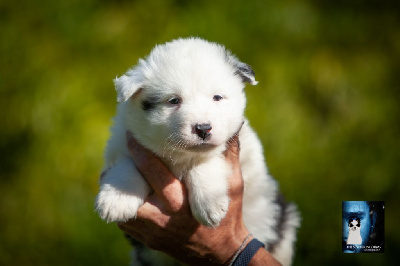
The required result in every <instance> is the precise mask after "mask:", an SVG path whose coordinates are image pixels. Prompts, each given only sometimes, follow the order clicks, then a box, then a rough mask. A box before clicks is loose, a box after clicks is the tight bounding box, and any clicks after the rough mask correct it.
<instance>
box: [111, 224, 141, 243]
mask: <svg viewBox="0 0 400 266" xmlns="http://www.w3.org/2000/svg"><path fill="white" fill-rule="evenodd" d="M130 221H131V220H129V221H128V222H125V223H117V226H118V228H119V229H121V230H122V231H123V232H124V233H125V234H127V235H129V236H130V237H132V238H133V239H136V240H137V241H140V242H143V240H144V238H143V235H142V233H141V232H140V231H139V230H135V228H136V227H133V226H131V225H130Z"/></svg>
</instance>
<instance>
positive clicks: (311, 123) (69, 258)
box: [0, 0, 400, 265]
mask: <svg viewBox="0 0 400 266" xmlns="http://www.w3.org/2000/svg"><path fill="white" fill-rule="evenodd" d="M399 10H400V4H399V2H396V1H379V0H364V1H360V0H352V1H343V0H338V1H329V0H320V1H317V0H310V1H306V0H301V1H300V0H297V1H294V0H293V1H288V0H283V1H266V0H265V1H262V0H258V1H256V0H254V1H253V0H250V1H232V0H231V1H228V0H223V1H211V0H204V1H184V0H175V1H174V0H166V1H155V0H149V1H141V0H137V1H122V0H120V1H107V0H98V1H97V0H88V1H78V0H58V1H50V0H41V1H40V0H39V1H27V0H25V1H23V0H16V1H5V0H3V1H1V2H0V39H1V41H0V106H1V110H2V115H1V118H0V119H1V128H0V159H1V164H0V199H1V201H0V215H1V219H0V240H1V241H0V264H1V265H127V264H128V261H129V256H128V251H129V249H130V247H129V245H128V243H127V242H126V241H125V239H124V237H123V236H122V233H121V232H120V231H119V230H118V229H117V228H116V226H115V225H114V224H106V223H105V222H103V221H101V220H100V218H98V216H97V214H96V213H95V212H94V211H93V204H94V197H95V195H96V192H97V189H98V188H97V179H98V176H99V171H100V168H101V165H102V153H103V149H104V146H105V143H106V140H107V138H108V136H109V130H108V128H109V126H110V124H111V117H112V116H113V115H114V112H115V104H116V100H115V99H116V95H115V92H114V89H113V84H112V79H113V78H114V77H115V76H117V75H121V74H122V73H124V71H126V70H127V69H128V68H129V67H130V66H131V65H133V64H135V63H136V62H137V60H138V58H140V57H143V56H145V55H146V54H148V53H149V52H150V50H151V48H152V47H153V46H154V45H155V44H157V43H161V42H165V41H169V40H171V39H174V38H177V37H187V36H200V37H203V38H206V39H208V40H211V41H216V42H220V43H223V44H225V45H226V46H227V47H228V48H229V49H230V50H232V51H233V52H234V53H235V54H237V55H238V57H239V58H240V59H242V60H243V61H244V62H247V63H249V64H251V65H252V66H253V68H254V70H255V71H256V77H257V79H258V80H259V81H260V83H259V85H258V86H256V87H249V88H247V95H248V108H247V111H246V112H247V116H248V117H249V119H250V121H251V124H252V125H253V126H254V128H255V129H256V131H257V132H258V133H259V136H260V137H261V139H262V141H263V144H264V148H265V154H266V156H267V160H268V165H269V168H270V171H271V173H272V174H273V175H274V176H275V177H276V178H277V179H278V180H279V182H280V187H281V190H282V191H283V192H284V194H285V195H286V198H287V199H289V200H291V201H294V202H296V203H297V204H298V206H299V208H300V210H301V212H302V218H303V221H302V227H301V229H300V231H299V234H298V236H299V240H298V243H297V256H296V260H295V265H338V264H339V265H394V262H395V261H398V260H395V255H396V254H395V252H396V251H398V250H399V240H400V230H398V228H397V225H396V224H397V222H396V221H399V219H400V209H399V208H398V206H400V198H399V196H398V195H399V191H400V184H399V182H400V181H399V178H398V177H399V174H400V142H399V137H400V107H399V100H400V88H399V85H400V75H399V70H400V16H399ZM342 200H384V201H385V202H386V207H387V208H386V216H385V218H386V224H385V231H386V238H385V240H386V241H385V242H386V251H385V253H384V254H368V255H366V254H358V255H351V254H341V201H342Z"/></svg>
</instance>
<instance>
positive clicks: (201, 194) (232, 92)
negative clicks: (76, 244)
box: [96, 38, 299, 265]
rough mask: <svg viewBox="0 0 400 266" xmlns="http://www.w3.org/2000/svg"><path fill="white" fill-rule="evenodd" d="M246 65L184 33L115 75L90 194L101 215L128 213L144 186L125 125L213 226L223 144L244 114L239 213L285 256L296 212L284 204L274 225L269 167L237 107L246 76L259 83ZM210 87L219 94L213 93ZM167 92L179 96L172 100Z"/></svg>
mask: <svg viewBox="0 0 400 266" xmlns="http://www.w3.org/2000/svg"><path fill="white" fill-rule="evenodd" d="M250 70H251V68H249V66H248V65H246V64H244V63H242V62H240V61H239V60H238V59H237V58H236V57H234V56H233V55H232V54H231V53H230V52H229V51H227V50H226V49H225V48H224V47H223V46H221V45H218V44H215V43H210V42H207V41H204V40H202V39H198V38H189V39H178V40H175V41H172V42H169V43H166V44H164V45H159V46H156V47H155V48H154V49H153V50H152V52H151V53H150V55H149V56H148V57H147V58H146V59H144V60H143V59H141V60H139V62H138V65H137V66H135V67H133V68H132V69H130V70H128V71H127V73H126V74H125V75H123V76H122V77H119V78H116V79H115V85H116V90H117V93H118V101H119V102H120V103H119V105H118V110H117V115H116V117H115V123H114V126H113V128H112V136H111V138H110V140H109V142H108V146H107V150H106V156H105V157H106V158H105V166H104V169H103V171H105V174H104V175H103V177H102V178H101V182H100V192H99V195H98V196H97V199H96V209H97V211H98V212H99V214H100V216H101V217H102V218H103V219H106V220H107V221H109V222H113V221H126V220H127V219H130V218H133V217H135V215H136V211H137V209H138V207H140V205H141V204H142V203H143V200H144V198H145V197H146V195H148V193H149V192H150V188H149V186H148V185H147V183H146V182H145V181H144V179H143V178H142V177H141V175H140V174H139V172H138V171H137V170H136V168H135V167H134V165H133V162H132V161H131V159H130V155H129V151H128V149H127V145H126V132H127V131H130V132H132V133H133V135H134V136H135V138H136V139H137V140H138V141H139V142H140V143H141V144H142V145H144V146H145V147H146V148H148V149H150V150H152V151H153V152H154V153H156V154H157V155H158V156H159V157H160V158H161V159H162V160H163V161H164V162H165V164H166V165H167V166H168V167H169V169H170V170H171V171H172V172H173V173H174V175H175V176H176V177H177V178H179V179H180V180H182V181H183V182H184V183H185V185H186V186H187V188H188V192H189V202H190V206H191V209H192V213H193V215H194V217H195V218H196V219H197V220H198V221H199V222H200V223H202V224H205V225H207V226H213V227H215V226H217V225H218V224H219V222H220V221H221V220H222V219H223V218H224V217H225V215H226V212H227V210H228V205H229V198H228V193H227V189H228V187H227V178H228V176H229V174H230V173H231V167H230V166H229V165H228V164H227V163H226V162H225V160H224V156H223V154H222V152H223V151H224V150H225V148H226V146H225V145H226V142H227V141H228V140H229V139H230V137H231V136H233V134H235V133H236V132H237V130H238V129H239V128H240V127H241V125H242V123H243V122H244V124H243V126H242V128H241V130H240V134H239V137H240V145H241V153H240V162H241V167H242V174H243V179H244V182H245V192H244V199H243V216H244V220H245V223H246V226H247V228H248V229H249V231H250V232H251V233H252V234H253V235H254V236H255V237H256V238H258V239H259V240H261V241H263V242H264V243H266V244H267V245H268V244H272V243H274V244H276V245H275V248H274V250H273V251H272V253H273V254H274V255H275V256H276V258H277V259H278V260H279V261H280V262H282V263H283V264H284V265H289V264H291V261H292V256H293V245H294V242H295V239H296V227H298V226H299V217H298V214H297V210H296V207H295V206H294V205H290V206H289V207H288V208H287V209H286V210H284V212H286V214H285V215H286V220H285V223H284V224H282V225H281V226H282V230H281V232H280V234H279V233H278V230H277V226H278V223H279V219H280V215H281V211H282V210H281V206H280V205H279V204H277V203H276V202H275V200H276V196H277V193H278V192H277V190H278V188H277V183H276V181H275V180H274V179H272V177H271V176H270V175H268V172H267V168H266V165H265V161H264V157H263V151H262V146H261V143H260V141H259V140H258V138H257V136H256V134H255V133H254V131H253V130H252V129H251V128H250V126H249V124H248V122H247V120H246V119H245V118H244V115H243V114H244V108H245V103H246V98H245V94H244V82H248V83H250V84H253V85H255V84H257V81H256V80H255V78H254V72H252V70H251V71H250ZM215 95H220V96H222V99H221V100H220V101H216V100H214V98H213V97H214V96H215ZM172 98H178V99H180V100H181V102H180V103H179V104H171V103H170V102H169V100H171V99H172ZM145 101H149V102H150V104H149V105H148V106H147V108H143V106H144V102H145ZM145 109H147V110H145ZM196 124H210V125H211V126H212V129H211V131H210V133H211V136H210V137H208V138H205V139H202V138H200V137H199V136H198V135H197V134H196V131H195V130H194V128H195V125H196ZM150 253H151V252H150ZM152 254H157V253H156V252H153V253H152ZM154 256H155V255H153V257H154ZM149 259H150V260H152V259H151V258H149ZM159 259H160V258H158V259H156V258H154V262H156V261H158V260H159Z"/></svg>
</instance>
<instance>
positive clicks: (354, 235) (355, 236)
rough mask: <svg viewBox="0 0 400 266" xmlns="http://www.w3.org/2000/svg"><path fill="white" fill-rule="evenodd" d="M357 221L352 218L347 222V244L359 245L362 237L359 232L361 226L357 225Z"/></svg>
mask: <svg viewBox="0 0 400 266" xmlns="http://www.w3.org/2000/svg"><path fill="white" fill-rule="evenodd" d="M357 224H358V222H357V221H356V220H353V221H351V222H350V223H349V236H348V238H347V244H348V245H351V244H352V245H361V243H362V238H361V234H360V229H361V227H358V226H357Z"/></svg>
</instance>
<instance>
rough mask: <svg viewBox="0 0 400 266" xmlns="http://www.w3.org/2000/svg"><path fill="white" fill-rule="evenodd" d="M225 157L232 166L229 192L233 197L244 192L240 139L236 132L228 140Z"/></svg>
mask: <svg viewBox="0 0 400 266" xmlns="http://www.w3.org/2000/svg"><path fill="white" fill-rule="evenodd" d="M225 159H226V161H227V162H228V163H229V164H230V165H231V166H232V174H231V175H230V178H229V194H230V197H231V198H234V197H235V196H236V195H241V194H242V193H243V189H244V184H243V178H242V173H241V168H240V141H239V135H238V133H236V134H235V135H234V136H233V137H232V138H230V139H229V141H228V142H227V149H226V151H225Z"/></svg>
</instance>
